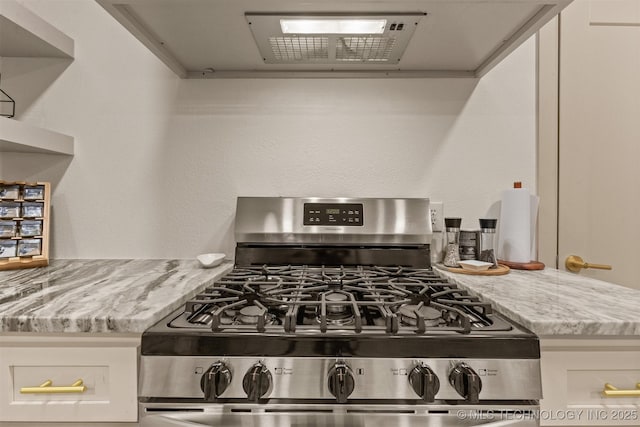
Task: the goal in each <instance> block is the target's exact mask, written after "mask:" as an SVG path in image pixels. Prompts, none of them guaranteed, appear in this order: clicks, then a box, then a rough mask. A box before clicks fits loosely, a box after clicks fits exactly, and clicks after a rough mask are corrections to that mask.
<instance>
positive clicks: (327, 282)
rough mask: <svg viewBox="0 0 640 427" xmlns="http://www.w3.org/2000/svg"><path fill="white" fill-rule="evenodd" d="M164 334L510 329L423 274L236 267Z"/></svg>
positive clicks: (485, 308) (475, 301)
mask: <svg viewBox="0 0 640 427" xmlns="http://www.w3.org/2000/svg"><path fill="white" fill-rule="evenodd" d="M169 327H170V328H186V329H191V328H195V329H202V330H205V329H206V330H210V331H211V332H212V333H223V332H234V333H240V334H241V333H249V332H254V333H276V334H286V335H289V334H312V333H321V334H326V333H330V334H341V335H345V334H347V335H348V334H362V333H365V334H400V335H402V334H409V335H413V334H425V333H427V332H441V333H445V332H451V333H460V334H469V333H471V331H472V330H482V331H483V332H485V333H487V332H490V331H510V330H511V329H512V326H511V325H510V324H509V323H507V322H505V321H504V320H503V319H501V318H500V317H497V316H494V315H493V312H492V309H491V305H490V304H488V303H485V302H482V301H480V299H479V298H477V297H475V296H472V295H469V293H468V292H467V291H465V290H463V289H460V288H458V287H457V286H456V285H454V284H451V283H447V282H446V281H445V280H443V279H441V278H440V277H439V276H437V275H436V274H435V273H434V272H433V271H432V270H431V269H415V268H405V267H376V266H355V267H344V266H343V267H310V266H262V267H237V268H235V269H234V270H233V271H232V272H230V273H229V274H227V275H226V276H225V277H223V278H222V279H221V280H219V281H217V282H216V283H215V284H214V285H213V286H211V287H209V288H207V289H206V290H205V291H204V292H203V293H201V294H198V295H197V296H196V297H195V298H194V299H192V300H190V301H188V302H187V303H186V304H185V306H184V309H183V311H182V312H181V313H180V314H179V315H178V316H177V317H176V318H174V319H172V320H171V321H170V322H169Z"/></svg>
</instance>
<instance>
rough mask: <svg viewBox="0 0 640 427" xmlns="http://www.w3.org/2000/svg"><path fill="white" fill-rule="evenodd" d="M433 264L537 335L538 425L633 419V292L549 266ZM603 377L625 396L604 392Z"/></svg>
mask: <svg viewBox="0 0 640 427" xmlns="http://www.w3.org/2000/svg"><path fill="white" fill-rule="evenodd" d="M436 270H437V271H438V273H439V274H440V275H441V276H443V277H444V278H446V279H447V280H449V281H451V282H454V283H456V284H457V285H458V286H459V287H461V288H464V289H466V290H468V291H469V292H470V293H472V294H475V295H478V296H480V297H482V298H483V299H484V300H486V301H488V302H491V304H492V305H493V307H494V308H495V310H497V311H499V312H501V313H503V314H504V315H506V316H508V317H510V318H512V319H513V320H515V321H517V322H519V323H520V324H522V325H523V326H525V327H527V328H529V329H530V330H532V331H533V332H535V333H536V334H537V335H538V336H539V337H540V351H541V366H542V390H543V394H544V399H543V400H542V401H541V409H542V411H541V416H540V422H541V425H543V426H554V425H558V426H560V425H573V426H587V425H588V426H596V425H598V426H599V425H627V426H638V425H640V396H638V391H636V383H640V311H639V310H638V308H639V307H640V291H638V290H635V289H630V288H625V287H623V286H619V285H614V284H611V283H607V282H603V281H601V280H595V279H590V278H587V277H584V276H580V275H576V274H572V273H568V272H564V271H559V270H555V269H545V270H540V271H518V270H511V271H510V272H509V274H507V275H504V276H472V275H467V274H457V273H451V272H448V271H445V270H444V269H443V268H437V267H436ZM605 384H611V385H612V386H614V387H616V388H618V389H619V390H627V391H628V393H626V394H627V396H620V397H605V396H604V395H603V391H604V389H605Z"/></svg>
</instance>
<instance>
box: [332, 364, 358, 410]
mask: <svg viewBox="0 0 640 427" xmlns="http://www.w3.org/2000/svg"><path fill="white" fill-rule="evenodd" d="M327 384H328V386H329V392H331V394H333V395H334V396H335V397H336V401H337V402H338V403H346V402H347V398H348V397H349V396H350V395H351V393H353V389H354V387H355V380H354V378H353V372H352V371H351V368H349V367H348V366H347V364H346V363H344V362H337V363H336V364H335V365H333V367H332V368H331V369H330V370H329V378H328V382H327Z"/></svg>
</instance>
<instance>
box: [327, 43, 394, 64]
mask: <svg viewBox="0 0 640 427" xmlns="http://www.w3.org/2000/svg"><path fill="white" fill-rule="evenodd" d="M395 44H396V39H395V38H393V37H338V40H337V44H336V60H338V61H359V62H362V61H373V62H387V61H389V59H390V57H391V52H392V51H393V48H394V46H395Z"/></svg>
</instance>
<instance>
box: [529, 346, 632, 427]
mask: <svg viewBox="0 0 640 427" xmlns="http://www.w3.org/2000/svg"><path fill="white" fill-rule="evenodd" d="M565 341H570V340H565ZM564 344H566V343H564ZM564 344H563V343H562V342H560V343H559V345H558V343H551V344H549V340H547V342H545V341H544V340H543V342H542V352H541V353H542V355H541V356H542V357H541V367H542V392H543V396H544V399H543V400H542V401H541V409H542V411H541V422H540V424H541V425H542V426H551V425H558V426H560V425H570V426H607V425H616V426H639V425H640V396H637V397H631V396H630V397H606V396H604V395H603V393H602V392H603V390H604V388H605V384H607V383H609V384H611V385H613V386H615V387H617V388H618V389H621V390H631V391H634V390H636V384H637V383H640V340H638V341H637V342H636V343H633V342H631V344H630V345H628V344H629V343H624V344H625V345H624V346H618V347H616V345H615V344H613V343H612V342H611V341H610V340H607V339H600V340H592V342H591V343H587V345H578V346H575V345H572V344H571V343H569V344H567V345H564Z"/></svg>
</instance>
